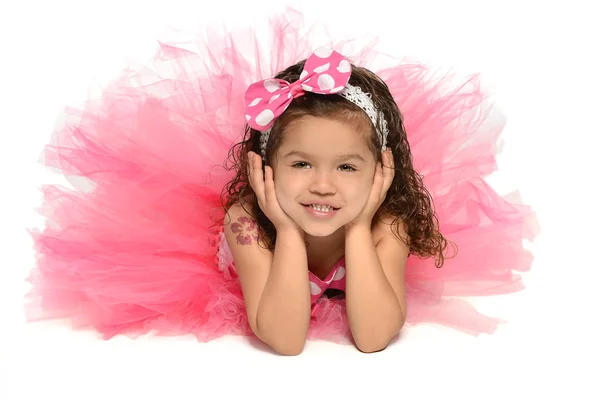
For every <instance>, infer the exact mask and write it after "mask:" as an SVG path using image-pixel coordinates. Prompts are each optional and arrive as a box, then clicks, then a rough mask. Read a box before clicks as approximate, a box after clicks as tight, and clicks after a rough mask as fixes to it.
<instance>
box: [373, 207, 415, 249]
mask: <svg viewBox="0 0 600 399" xmlns="http://www.w3.org/2000/svg"><path fill="white" fill-rule="evenodd" d="M372 232H373V239H374V241H375V243H376V244H377V243H379V242H381V241H383V240H390V239H394V240H399V241H402V242H404V243H405V244H406V243H408V234H407V232H406V224H405V223H404V221H403V220H402V219H401V218H398V217H397V216H394V215H389V214H381V215H378V217H376V218H375V219H374V222H373V226H372Z"/></svg>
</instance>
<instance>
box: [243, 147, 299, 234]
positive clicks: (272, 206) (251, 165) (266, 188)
mask: <svg viewBox="0 0 600 399" xmlns="http://www.w3.org/2000/svg"><path fill="white" fill-rule="evenodd" d="M248 180H249V182H250V186H251V187H252V189H253V190H254V192H255V193H256V198H257V199H258V206H260V209H261V210H262V211H263V212H264V214H265V215H266V216H267V217H268V218H269V220H270V221H271V223H273V225H274V226H275V229H277V231H278V232H281V231H283V230H286V229H287V230H292V229H295V230H300V227H299V226H298V225H297V224H296V222H294V221H293V220H292V219H291V218H290V217H289V216H288V215H287V213H285V212H284V210H283V209H281V205H279V201H278V200H277V194H276V193H275V182H274V180H273V169H272V168H271V167H270V166H265V173H264V176H263V170H262V158H261V157H260V155H258V154H257V153H255V152H252V151H249V152H248Z"/></svg>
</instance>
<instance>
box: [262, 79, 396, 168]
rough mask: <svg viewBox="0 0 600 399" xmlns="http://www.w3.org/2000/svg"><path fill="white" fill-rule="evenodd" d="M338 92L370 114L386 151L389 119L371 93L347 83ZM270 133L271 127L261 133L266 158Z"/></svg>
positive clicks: (382, 148)
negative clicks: (374, 101) (385, 116)
mask: <svg viewBox="0 0 600 399" xmlns="http://www.w3.org/2000/svg"><path fill="white" fill-rule="evenodd" d="M338 94H339V95H340V96H342V97H344V98H346V99H347V100H349V101H351V102H352V103H354V104H356V105H357V106H358V107H360V108H361V109H362V110H363V111H364V112H365V113H366V114H367V115H368V116H369V119H371V122H372V123H373V126H375V129H376V130H377V135H378V136H379V143H380V144H381V151H382V152H383V151H385V150H386V148H387V136H388V133H389V131H388V126H387V121H386V120H385V118H384V117H383V114H382V113H381V112H378V111H377V108H376V107H375V104H373V100H372V99H371V93H365V92H363V91H362V89H361V88H360V87H359V86H352V85H350V84H347V85H346V87H344V89H343V90H342V91H341V92H339V93H338ZM378 115H379V120H380V124H381V126H379V127H378V126H377V116H378ZM270 134H271V128H269V129H267V130H265V131H263V132H261V135H260V152H261V155H262V158H263V159H266V153H267V143H268V142H269V137H270Z"/></svg>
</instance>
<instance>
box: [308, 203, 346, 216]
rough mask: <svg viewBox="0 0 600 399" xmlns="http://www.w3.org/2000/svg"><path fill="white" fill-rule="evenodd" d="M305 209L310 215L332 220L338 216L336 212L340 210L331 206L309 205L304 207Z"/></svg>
mask: <svg viewBox="0 0 600 399" xmlns="http://www.w3.org/2000/svg"><path fill="white" fill-rule="evenodd" d="M303 206H304V209H306V210H307V211H308V213H309V214H311V215H312V216H315V217H318V218H330V217H332V216H333V215H335V214H336V212H337V211H338V210H339V209H340V208H334V207H333V206H331V205H318V204H309V205H303Z"/></svg>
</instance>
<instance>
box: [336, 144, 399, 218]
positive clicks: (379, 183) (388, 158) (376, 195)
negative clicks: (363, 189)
mask: <svg viewBox="0 0 600 399" xmlns="http://www.w3.org/2000/svg"><path fill="white" fill-rule="evenodd" d="M381 158H382V163H383V166H382V164H381V163H379V162H378V163H377V167H376V168H375V178H374V179H373V186H371V194H370V195H369V199H368V201H367V204H366V205H365V207H364V208H363V210H362V211H361V213H360V214H359V215H358V216H357V217H356V218H355V219H354V220H353V221H351V222H350V223H348V224H347V225H346V229H348V228H352V227H355V226H365V227H368V228H371V222H372V220H373V216H375V213H377V210H378V209H379V207H380V206H381V204H383V201H385V196H386V194H387V191H388V189H389V188H390V186H391V185H392V181H393V180H394V175H395V165H394V156H393V155H392V150H390V149H389V148H388V149H387V150H385V151H384V152H383V153H382V154H381Z"/></svg>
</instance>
